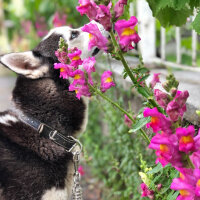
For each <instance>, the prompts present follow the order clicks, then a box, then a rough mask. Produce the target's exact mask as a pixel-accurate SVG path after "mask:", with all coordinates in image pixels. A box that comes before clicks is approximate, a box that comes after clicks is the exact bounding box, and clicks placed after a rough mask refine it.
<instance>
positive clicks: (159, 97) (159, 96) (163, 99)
mask: <svg viewBox="0 0 200 200" xmlns="http://www.w3.org/2000/svg"><path fill="white" fill-rule="evenodd" d="M154 96H155V99H156V101H157V102H158V104H159V105H160V106H161V107H163V108H164V109H166V107H167V104H168V103H169V101H170V100H169V97H168V95H167V93H165V92H162V91H161V90H159V89H155V90H154Z"/></svg>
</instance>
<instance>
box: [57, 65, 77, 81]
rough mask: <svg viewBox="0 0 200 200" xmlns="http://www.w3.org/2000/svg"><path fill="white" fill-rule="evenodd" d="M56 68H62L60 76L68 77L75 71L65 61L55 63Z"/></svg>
mask: <svg viewBox="0 0 200 200" xmlns="http://www.w3.org/2000/svg"><path fill="white" fill-rule="evenodd" d="M54 69H60V78H63V79H68V78H69V77H71V75H72V73H73V69H72V67H71V66H70V65H67V64H64V63H54Z"/></svg>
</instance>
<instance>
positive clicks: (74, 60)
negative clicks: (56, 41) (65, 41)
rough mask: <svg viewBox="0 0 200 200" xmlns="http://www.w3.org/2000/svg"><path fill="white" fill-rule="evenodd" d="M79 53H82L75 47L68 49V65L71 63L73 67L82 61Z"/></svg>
mask: <svg viewBox="0 0 200 200" xmlns="http://www.w3.org/2000/svg"><path fill="white" fill-rule="evenodd" d="M81 53H82V52H81V50H79V49H78V48H76V47H75V48H73V49H70V50H69V52H68V57H69V58H70V60H71V63H70V65H72V66H74V67H78V65H82V63H83V61H82V60H81V58H80V56H81Z"/></svg>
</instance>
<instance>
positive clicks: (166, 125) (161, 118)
mask: <svg viewBox="0 0 200 200" xmlns="http://www.w3.org/2000/svg"><path fill="white" fill-rule="evenodd" d="M143 115H144V117H151V122H149V123H147V124H146V127H147V128H149V127H151V128H152V129H153V132H154V133H157V132H158V131H161V130H162V131H164V132H165V133H171V132H172V131H171V128H170V127H171V122H170V120H169V119H168V118H167V117H166V116H165V115H163V114H162V113H160V112H159V111H158V109H157V108H156V107H155V108H152V109H151V108H145V109H144V112H143Z"/></svg>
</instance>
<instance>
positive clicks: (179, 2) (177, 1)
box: [169, 0, 189, 10]
mask: <svg viewBox="0 0 200 200" xmlns="http://www.w3.org/2000/svg"><path fill="white" fill-rule="evenodd" d="M187 3H189V0H170V5H169V7H172V8H173V9H174V10H181V9H182V8H184V7H185V6H186V4H187Z"/></svg>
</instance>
